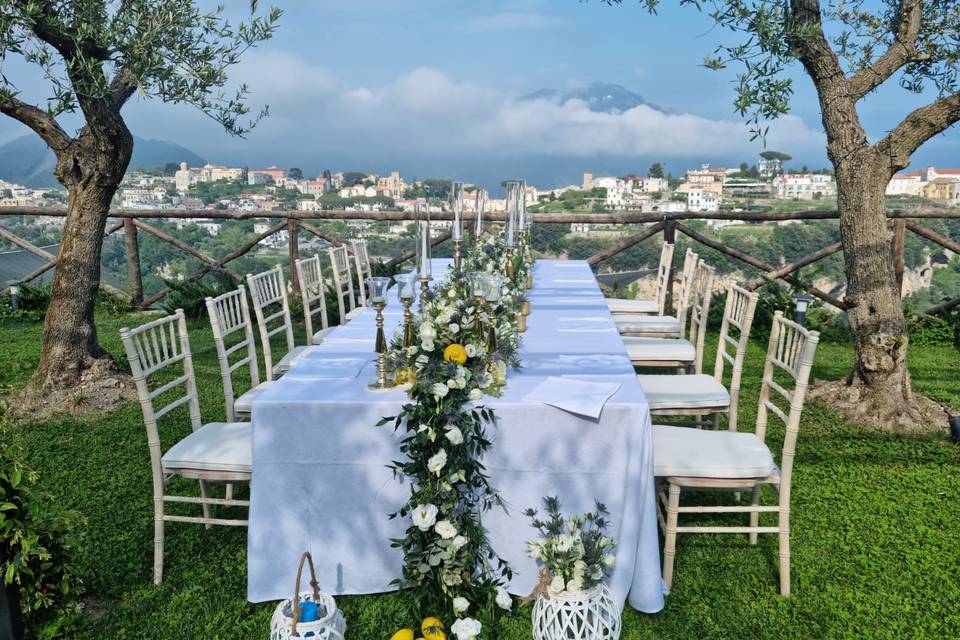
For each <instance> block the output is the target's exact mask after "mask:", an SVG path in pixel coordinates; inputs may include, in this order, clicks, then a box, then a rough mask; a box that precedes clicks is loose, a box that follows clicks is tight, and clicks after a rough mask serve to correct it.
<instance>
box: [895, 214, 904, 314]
mask: <svg viewBox="0 0 960 640" xmlns="http://www.w3.org/2000/svg"><path fill="white" fill-rule="evenodd" d="M906 232H907V219H906V218H897V219H896V220H894V221H893V269H894V273H895V274H896V277H897V291H899V292H900V295H901V296H903V244H904V242H905V240H906V238H905V235H906Z"/></svg>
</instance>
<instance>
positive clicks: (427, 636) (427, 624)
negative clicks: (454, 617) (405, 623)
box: [420, 617, 447, 640]
mask: <svg viewBox="0 0 960 640" xmlns="http://www.w3.org/2000/svg"><path fill="white" fill-rule="evenodd" d="M443 629H444V626H443V623H442V622H440V619H439V618H433V617H430V618H424V619H423V622H421V623H420V631H422V632H423V637H424V640H447V634H446V633H444V631H443Z"/></svg>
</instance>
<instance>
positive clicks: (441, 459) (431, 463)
mask: <svg viewBox="0 0 960 640" xmlns="http://www.w3.org/2000/svg"><path fill="white" fill-rule="evenodd" d="M446 464H447V452H446V451H444V450H443V449H441V450H440V451H439V452H438V453H436V454H434V455H433V456H431V457H430V459H429V460H427V469H429V470H430V471H431V472H432V473H435V474H437V475H438V476H439V475H440V470H441V469H443V467H444V466H446Z"/></svg>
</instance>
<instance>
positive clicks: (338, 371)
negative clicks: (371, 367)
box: [287, 356, 367, 380]
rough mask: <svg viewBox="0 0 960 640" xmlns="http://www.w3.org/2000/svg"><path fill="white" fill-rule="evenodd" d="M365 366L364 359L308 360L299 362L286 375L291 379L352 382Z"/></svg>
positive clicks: (332, 358)
mask: <svg viewBox="0 0 960 640" xmlns="http://www.w3.org/2000/svg"><path fill="white" fill-rule="evenodd" d="M366 364H367V359H366V358H337V357H328V356H325V357H322V358H310V359H309V360H304V361H302V362H300V363H299V364H298V365H297V366H296V367H293V368H292V369H290V372H289V373H287V375H288V376H290V377H291V378H316V379H322V380H352V379H353V378H356V377H357V376H358V375H360V371H362V370H363V368H364V367H365V366H366Z"/></svg>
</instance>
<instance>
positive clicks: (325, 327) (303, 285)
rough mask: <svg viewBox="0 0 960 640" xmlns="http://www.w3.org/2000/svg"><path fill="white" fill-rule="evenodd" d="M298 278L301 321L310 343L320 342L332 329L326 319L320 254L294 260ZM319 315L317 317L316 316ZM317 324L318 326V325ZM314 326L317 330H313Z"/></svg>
mask: <svg viewBox="0 0 960 640" xmlns="http://www.w3.org/2000/svg"><path fill="white" fill-rule="evenodd" d="M296 267H297V276H298V277H299V278H300V300H301V301H302V303H303V321H304V325H305V326H306V328H307V335H308V336H310V341H311V343H312V344H320V343H321V342H323V339H324V338H325V337H327V335H329V333H330V332H331V331H333V327H331V326H330V324H329V322H328V321H327V301H326V298H325V297H324V287H325V284H324V282H323V272H322V271H321V270H320V256H313V257H312V258H301V259H300V260H297V261H296ZM317 316H319V317H317ZM318 325H319V326H318ZM314 328H316V329H317V330H316V331H314Z"/></svg>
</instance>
